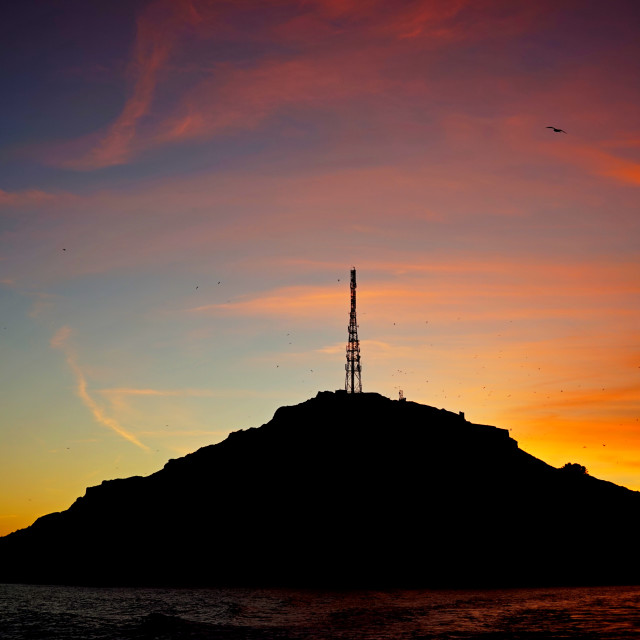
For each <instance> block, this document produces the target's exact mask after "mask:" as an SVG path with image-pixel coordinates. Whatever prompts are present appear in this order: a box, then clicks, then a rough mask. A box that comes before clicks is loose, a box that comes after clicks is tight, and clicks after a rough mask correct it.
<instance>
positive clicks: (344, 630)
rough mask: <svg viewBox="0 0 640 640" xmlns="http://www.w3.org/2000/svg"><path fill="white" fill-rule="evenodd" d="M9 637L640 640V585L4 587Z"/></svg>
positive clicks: (0, 622) (2, 627)
mask: <svg viewBox="0 0 640 640" xmlns="http://www.w3.org/2000/svg"><path fill="white" fill-rule="evenodd" d="M0 638H1V639H2V640H14V639H20V640H23V639H24V640H27V639H28V640H36V639H38V640H39V639H46V640H67V639H74V640H76V639H77V640H94V639H95V640H98V639H100V640H103V639H104V640H107V639H108V640H116V639H118V640H120V639H122V640H133V639H136V640H137V639H140V640H148V639H154V640H165V639H174V638H175V639H181V640H183V639H198V640H213V639H215V640H263V639H268V640H276V639H277V640H290V639H291V640H293V639H295V640H299V639H303V638H305V639H314V640H315V639H317V640H342V639H344V640H400V639H405V638H406V639H411V640H422V639H425V640H426V639H429V640H431V639H438V640H440V639H445V638H446V639H449V638H452V639H453V638H456V639H467V638H468V639H471V638H482V639H484V640H497V639H506V638H510V639H520V638H522V639H527V640H531V639H536V640H538V639H540V640H542V639H545V640H546V639H549V638H589V639H605V638H606V639H611V640H613V639H615V640H619V639H621V638H634V639H637V638H640V586H634V587H630V586H625V587H592V588H585V587H581V588H548V589H545V588H536V589H496V590H483V591H469V590H467V591H454V590H386V591H377V590H368V591H326V590H294V589H249V588H209V589H204V588H197V589H166V588H153V589H151V588H149V589H140V588H113V587H110V588H92V587H72V586H47V585H22V584H4V585H2V584H0Z"/></svg>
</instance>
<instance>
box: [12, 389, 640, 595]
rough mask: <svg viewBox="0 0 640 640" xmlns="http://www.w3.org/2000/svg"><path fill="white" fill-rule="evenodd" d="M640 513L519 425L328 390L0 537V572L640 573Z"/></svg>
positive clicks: (614, 578) (465, 580) (154, 578)
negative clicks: (549, 457)
mask: <svg viewBox="0 0 640 640" xmlns="http://www.w3.org/2000/svg"><path fill="white" fill-rule="evenodd" d="M638 524H640V493H638V492H635V491H630V490H628V489H625V488H624V487H619V486H617V485H614V484H612V483H609V482H605V481H602V480H598V479H596V478H593V477H590V476H588V475H582V474H580V473H576V472H575V470H574V471H573V472H572V470H560V469H555V468H553V467H551V466H549V465H547V464H545V463H544V462H542V461H541V460H538V459H536V458H534V457H533V456H531V455H529V454H527V453H525V452H524V451H522V450H520V449H519V448H518V446H517V443H516V442H515V441H514V440H512V439H511V438H510V437H509V434H508V431H506V430H504V429H498V428H496V427H491V426H486V425H477V424H471V423H469V422H467V421H466V420H465V419H464V418H463V417H462V416H460V415H457V414H453V413H450V412H447V411H444V410H438V409H435V408H433V407H428V406H424V405H419V404H416V403H413V402H406V401H405V402H401V401H397V400H389V399H388V398H385V397H383V396H381V395H378V394H373V393H366V394H349V395H347V394H346V393H343V392H336V393H331V392H321V393H319V394H318V395H317V396H316V397H315V398H313V399H310V400H308V401H306V402H303V403H301V404H299V405H296V406H292V407H282V408H280V409H278V410H277V411H276V413H275V415H274V417H273V419H272V420H271V421H270V422H268V423H267V424H265V425H263V426H261V427H259V428H253V429H248V430H241V431H237V432H235V433H232V434H230V435H229V437H228V438H227V439H226V440H224V441H223V442H221V443H219V444H216V445H211V446H208V447H204V448H202V449H200V450H198V451H196V452H195V453H192V454H190V455H187V456H185V457H183V458H180V459H177V460H171V461H169V462H168V463H167V465H166V466H165V467H164V469H162V470H161V471H159V472H157V473H154V474H153V475H151V476H148V477H146V478H143V477H139V476H138V477H133V478H127V479H122V480H111V481H105V482H103V483H102V484H101V485H99V486H97V487H90V488H88V489H87V492H86V494H85V496H84V497H82V498H78V500H76V502H75V503H74V504H73V505H72V506H71V507H70V508H69V509H67V510H66V511H64V512H62V513H54V514H50V515H48V516H44V517H42V518H39V519H38V520H37V521H36V522H35V523H34V524H33V525H32V526H31V527H29V528H27V529H23V530H21V531H17V532H15V533H13V534H11V535H9V536H6V537H5V538H2V539H0V582H7V581H16V582H17V581H20V582H30V581H32V582H85V583H93V584H210V585H214V584H264V585H283V584H284V585H325V586H327V585H333V586H485V585H486V586H489V585H515V584H518V585H520V584H522V585H524V584H558V583H562V584H587V583H605V582H608V583H620V582H627V583H629V582H633V583H637V582H638V581H640V561H639V558H638V552H637V550H636V547H637V545H636V541H635V537H636V536H637V531H638Z"/></svg>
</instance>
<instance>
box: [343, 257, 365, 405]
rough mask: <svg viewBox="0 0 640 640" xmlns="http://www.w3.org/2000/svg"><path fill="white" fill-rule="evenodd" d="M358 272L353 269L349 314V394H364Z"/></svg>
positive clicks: (346, 367)
mask: <svg viewBox="0 0 640 640" xmlns="http://www.w3.org/2000/svg"><path fill="white" fill-rule="evenodd" d="M356 286H357V285H356V270H355V267H354V268H353V269H351V313H350V314H349V342H347V364H346V365H345V367H344V368H345V370H346V376H345V381H344V389H345V391H346V392H347V393H362V379H361V377H360V373H361V371H362V366H361V365H360V341H359V340H358V322H357V320H356Z"/></svg>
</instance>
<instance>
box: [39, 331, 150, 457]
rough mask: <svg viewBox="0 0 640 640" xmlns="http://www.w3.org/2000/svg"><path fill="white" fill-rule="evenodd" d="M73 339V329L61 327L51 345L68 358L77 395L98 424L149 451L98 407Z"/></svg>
mask: <svg viewBox="0 0 640 640" xmlns="http://www.w3.org/2000/svg"><path fill="white" fill-rule="evenodd" d="M70 337H71V328H70V327H68V326H64V327H61V328H60V329H59V330H58V331H57V332H56V333H55V335H54V336H53V337H52V338H51V341H50V345H51V347H53V348H54V349H60V350H61V351H62V352H63V353H64V354H65V357H66V361H67V364H68V365H69V368H70V369H71V371H72V372H73V374H74V376H75V379H76V394H77V395H78V397H79V398H80V399H81V400H82V402H83V403H84V405H85V406H86V407H87V408H88V409H89V410H90V411H91V413H92V415H93V417H94V419H95V420H96V422H98V423H100V424H102V425H103V426H105V427H107V428H109V429H111V430H112V431H114V432H115V433H117V434H118V435H119V436H121V437H122V438H124V439H125V440H128V441H129V442H131V443H132V444H134V445H136V446H137V447H140V448H141V449H144V450H145V451H148V450H149V447H147V446H146V445H145V444H143V443H142V442H140V440H138V438H136V437H135V436H134V435H133V434H132V433H130V432H129V431H128V430H127V429H125V428H124V427H123V426H122V425H121V424H120V423H119V422H118V421H117V420H115V419H114V418H112V417H110V416H108V415H107V414H106V413H105V411H104V409H103V408H102V407H100V406H99V405H98V403H97V402H96V401H95V400H94V399H93V397H92V396H91V394H90V393H89V390H88V384H87V379H86V377H85V375H84V373H83V371H82V369H81V368H80V365H79V364H78V361H77V357H76V354H75V352H74V350H73V349H72V347H71V346H70V345H69V339H70Z"/></svg>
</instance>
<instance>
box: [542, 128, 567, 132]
mask: <svg viewBox="0 0 640 640" xmlns="http://www.w3.org/2000/svg"><path fill="white" fill-rule="evenodd" d="M545 129H553V132H554V133H567V132H566V131H565V130H564V129H557V128H556V127H545Z"/></svg>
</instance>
